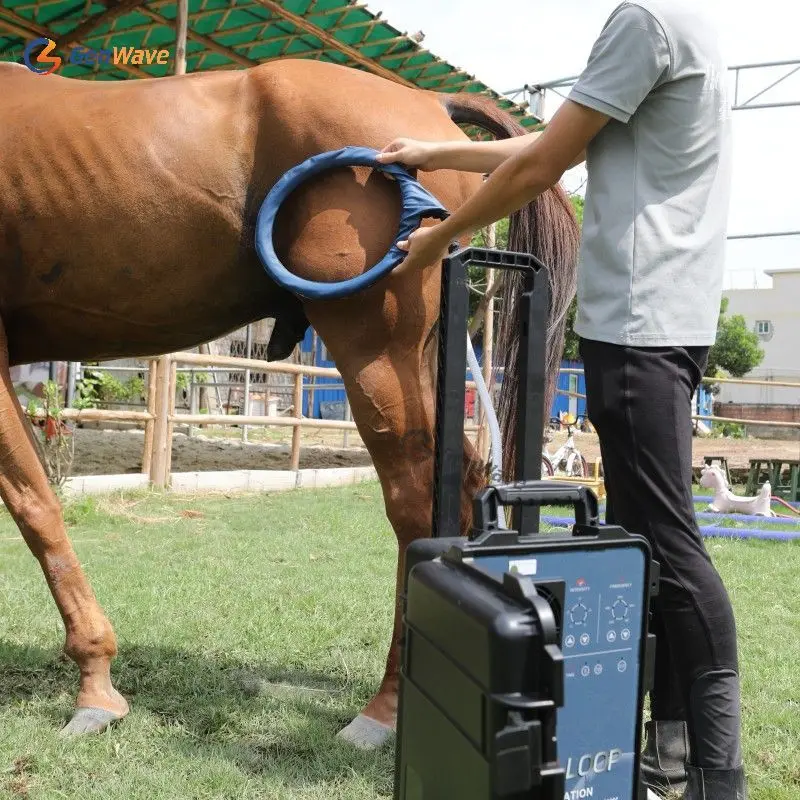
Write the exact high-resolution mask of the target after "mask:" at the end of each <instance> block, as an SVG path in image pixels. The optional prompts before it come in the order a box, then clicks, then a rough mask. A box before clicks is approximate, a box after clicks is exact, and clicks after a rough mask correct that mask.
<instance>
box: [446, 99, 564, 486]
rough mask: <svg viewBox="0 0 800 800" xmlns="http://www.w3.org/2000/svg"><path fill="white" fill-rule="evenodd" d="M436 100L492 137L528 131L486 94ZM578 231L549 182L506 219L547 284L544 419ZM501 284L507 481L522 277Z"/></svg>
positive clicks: (501, 409) (507, 276)
mask: <svg viewBox="0 0 800 800" xmlns="http://www.w3.org/2000/svg"><path fill="white" fill-rule="evenodd" d="M441 102H442V104H443V106H444V108H445V109H446V111H447V113H448V114H449V115H450V118H451V119H452V120H453V122H455V123H458V124H465V125H477V126H478V127H480V128H483V129H485V130H487V131H488V132H489V133H491V134H493V135H494V136H495V137H496V138H501V139H507V138H510V137H511V136H520V135H523V134H525V133H527V131H526V130H525V128H523V127H522V125H520V124H519V123H518V122H517V121H516V120H515V119H514V118H513V117H512V116H511V115H510V114H507V113H505V112H504V111H502V110H501V109H499V108H498V107H497V106H496V105H495V104H494V103H493V102H492V101H491V100H490V99H489V98H485V97H480V96H476V95H472V94H466V93H462V94H446V95H443V96H442V98H441ZM579 240H580V229H579V226H578V222H577V219H576V217H575V213H574V210H573V208H572V204H571V203H570V201H569V198H568V197H567V195H566V193H565V192H564V190H563V188H562V187H561V186H560V185H559V186H554V187H553V188H552V189H550V190H548V191H547V192H545V193H544V194H542V195H540V196H539V197H538V198H537V199H536V200H534V202H533V203H530V204H529V205H527V206H525V207H524V208H522V209H520V210H519V211H517V212H515V213H514V214H512V215H511V216H510V218H509V228H508V249H509V250H512V251H515V252H522V253H531V254H532V255H534V256H536V257H537V258H538V259H539V260H540V261H541V262H542V263H543V264H544V265H545V266H546V267H547V273H548V278H549V283H550V307H549V313H548V319H547V349H546V352H547V363H546V368H545V370H546V371H545V374H546V382H545V404H544V422H545V424H546V423H547V420H548V419H549V417H550V410H551V408H552V404H553V398H554V396H555V389H556V382H557V379H558V370H559V367H560V365H561V357H562V353H563V349H564V336H565V332H566V326H567V312H568V310H569V305H570V303H571V301H572V298H573V297H574V295H575V287H576V267H577V261H578V245H579ZM502 274H503V276H504V278H503V286H502V289H501V292H500V293H498V296H499V298H500V299H501V301H502V312H501V314H500V323H499V325H498V333H497V336H498V343H497V355H498V363H499V364H502V367H503V370H504V372H503V374H504V377H503V390H502V392H500V400H499V404H498V418H499V422H500V429H501V433H502V436H503V461H504V464H503V472H504V477H505V479H506V480H508V479H511V478H513V477H514V459H515V452H514V444H515V442H514V438H515V437H514V432H515V430H516V421H517V387H518V378H519V376H518V375H517V369H516V366H517V351H518V347H519V337H520V331H519V326H518V324H517V315H518V310H519V299H520V295H521V294H522V278H521V276H520V275H519V274H518V273H502Z"/></svg>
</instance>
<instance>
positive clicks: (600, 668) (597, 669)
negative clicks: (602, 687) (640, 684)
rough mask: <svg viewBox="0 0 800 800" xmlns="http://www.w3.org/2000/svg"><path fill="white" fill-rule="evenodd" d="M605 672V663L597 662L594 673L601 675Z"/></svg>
mask: <svg viewBox="0 0 800 800" xmlns="http://www.w3.org/2000/svg"><path fill="white" fill-rule="evenodd" d="M602 672H603V665H602V664H595V665H594V674H595V675H600V674H602Z"/></svg>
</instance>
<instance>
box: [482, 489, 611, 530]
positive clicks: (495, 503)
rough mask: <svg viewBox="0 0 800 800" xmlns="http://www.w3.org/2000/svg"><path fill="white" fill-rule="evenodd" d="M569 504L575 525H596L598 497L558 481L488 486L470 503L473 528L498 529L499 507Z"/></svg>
mask: <svg viewBox="0 0 800 800" xmlns="http://www.w3.org/2000/svg"><path fill="white" fill-rule="evenodd" d="M566 503H570V504H572V506H573V508H574V509H575V522H576V523H577V524H578V525H592V526H597V525H598V519H599V516H598V515H599V511H598V503H597V495H596V494H595V493H594V492H593V491H592V490H591V489H589V488H588V487H586V486H581V485H580V484H578V485H575V484H572V483H559V482H558V481H520V482H519V483H501V484H495V485H494V486H488V487H486V488H485V489H483V490H482V491H481V492H479V493H478V494H477V496H476V497H475V500H474V501H473V519H474V520H475V523H474V524H475V527H476V528H477V529H479V530H482V531H491V530H499V525H498V509H499V507H500V506H544V505H562V504H566Z"/></svg>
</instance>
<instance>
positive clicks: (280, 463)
mask: <svg viewBox="0 0 800 800" xmlns="http://www.w3.org/2000/svg"><path fill="white" fill-rule="evenodd" d="M240 437H241V433H240V432H236V431H233V430H232V429H227V431H225V432H223V431H219V432H215V431H210V432H207V433H202V434H200V435H196V436H194V437H192V438H189V437H187V436H186V435H184V434H181V433H176V434H175V436H174V443H173V450H172V470H173V471H174V472H194V471H213V470H236V469H276V470H280V469H289V468H290V452H289V445H290V442H291V432H290V431H289V430H288V429H278V430H272V431H266V430H263V429H262V430H261V431H258V430H254V431H253V433H252V434H251V441H250V442H248V443H246V444H245V443H243V442H242V441H241V438H240ZM565 439H566V433H565V432H563V431H562V432H559V433H555V434H554V435H553V439H552V441H551V442H549V443H548V445H547V449H548V450H549V452H550V453H554V452H555V450H556V449H557V448H558V447H559V446H560V445H561V444H562V443H563V442H564V441H565ZM143 443H144V436H143V433H142V432H141V431H118V430H96V429H91V428H79V429H77V430H76V431H75V458H74V462H73V468H72V474H73V475H120V474H123V473H132V472H139V471H141V463H142V449H143ZM348 443H349V445H350V446H349V447H347V448H346V449H345V448H343V446H342V445H343V441H342V433H341V432H340V431H316V430H315V431H304V432H303V449H302V451H301V456H300V467H301V468H304V469H308V468H324V467H361V466H370V465H371V463H372V462H371V459H370V456H369V453H367V451H366V450H365V449H364V448H363V446H362V443H361V440H360V439H359V437H358V435H357V434H356V433H355V432H353V433H350V434H349V442H348ZM575 444H576V445H577V447H578V448H579V449H580V450H581V452H583V454H584V455H585V456H586V458H587V460H588V461H589V463H590V464H591V463H592V462H593V461H594V459H595V458H599V456H600V448H599V445H598V443H597V436H596V435H595V434H592V433H576V434H575ZM693 451H694V459H693V463H694V465H695V466H696V467H699V466H700V465H701V464H702V463H703V457H704V456H724V457H726V458H727V459H728V465H729V467H731V468H732V469H737V470H738V469H744V468H746V467H747V466H748V464H749V459H751V458H758V457H769V458H793V459H798V458H800V441H796V440H795V441H779V440H772V439H754V438H749V439H716V438H700V437H696V438H695V439H694V447H693Z"/></svg>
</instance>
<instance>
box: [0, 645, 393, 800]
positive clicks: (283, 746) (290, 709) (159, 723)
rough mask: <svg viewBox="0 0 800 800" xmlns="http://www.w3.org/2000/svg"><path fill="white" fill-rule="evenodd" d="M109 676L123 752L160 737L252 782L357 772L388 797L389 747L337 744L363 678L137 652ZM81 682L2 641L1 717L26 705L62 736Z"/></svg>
mask: <svg viewBox="0 0 800 800" xmlns="http://www.w3.org/2000/svg"><path fill="white" fill-rule="evenodd" d="M112 674H113V676H114V680H115V684H116V686H117V688H118V689H119V691H120V692H122V694H123V695H124V696H125V697H126V699H127V700H128V702H129V703H130V705H131V710H132V714H131V716H130V717H128V718H126V719H124V720H122V721H121V722H119V723H117V725H116V726H115V729H114V732H113V734H112V735H120V737H124V738H126V739H128V740H129V745H132V746H134V747H135V741H134V739H136V737H139V738H141V737H142V736H144V737H145V738H148V737H156V738H157V740H158V744H159V748H160V747H161V745H162V744H163V745H164V746H165V747H169V748H170V749H171V750H172V751H173V753H174V754H179V755H181V756H182V757H185V758H188V759H199V760H205V759H219V758H220V757H222V758H225V759H227V760H229V761H231V762H233V763H234V764H235V765H236V767H237V768H238V769H240V770H241V771H243V772H245V773H248V774H250V775H253V776H259V775H260V776H266V775H269V776H271V777H273V778H277V779H279V780H281V781H282V782H285V783H290V784H293V783H298V784H300V783H302V784H305V785H309V784H313V783H315V782H322V781H340V780H342V779H348V778H349V779H352V778H353V776H354V774H355V775H358V776H359V779H360V780H362V781H366V782H368V783H369V784H371V785H372V786H373V787H374V790H375V791H376V792H386V793H390V792H391V781H392V779H393V774H392V770H393V758H394V753H393V746H392V745H393V742H391V743H390V744H387V745H386V746H384V747H383V748H382V749H381V750H379V751H377V752H363V751H361V750H358V749H356V748H354V747H353V746H351V745H349V744H348V743H346V742H343V741H341V740H340V739H339V738H337V737H336V733H337V732H338V731H339V730H341V728H343V727H344V726H345V725H347V724H348V723H349V722H350V720H351V719H352V717H353V716H354V715H355V714H356V713H358V711H359V710H360V709H361V707H362V706H363V703H364V702H365V701H366V700H367V699H368V698H369V697H370V696H371V694H372V692H373V691H374V686H371V685H368V684H367V683H366V682H364V681H359V680H358V679H354V680H349V681H345V680H344V678H338V677H337V676H331V675H327V674H324V673H318V672H314V671H309V670H304V669H298V668H294V667H291V666H281V665H279V664H276V663H274V662H273V663H267V662H256V663H254V662H252V661H246V662H245V661H242V660H238V659H236V658H234V657H229V656H228V655H227V654H221V653H209V654H203V653H198V652H192V651H186V650H180V649H175V648H169V647H160V646H143V645H129V646H126V647H125V646H123V647H121V648H120V652H119V655H118V656H117V658H116V659H115V661H114V665H113V667H112ZM77 678H78V676H77V669H76V667H75V665H74V664H73V663H72V662H71V661H69V660H67V659H66V657H63V656H62V655H60V654H58V653H54V652H53V651H51V650H44V649H42V648H37V647H27V648H25V647H20V646H18V645H11V644H9V643H6V642H3V641H2V640H0V711H3V710H5V709H8V708H11V707H15V708H24V709H26V711H25V712H24V713H28V714H36V715H38V716H39V717H40V719H41V720H42V724H46V725H50V726H52V728H53V729H58V728H60V727H61V726H62V725H63V724H64V723H65V722H66V720H67V715H68V714H69V713H71V710H72V709H71V702H70V708H68V709H67V708H65V707H64V704H63V700H64V696H65V695H67V696H69V698H70V700H71V698H72V697H74V695H75V693H76V691H77V685H78V680H77ZM137 712H140V713H139V715H137ZM141 712H144V715H141Z"/></svg>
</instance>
